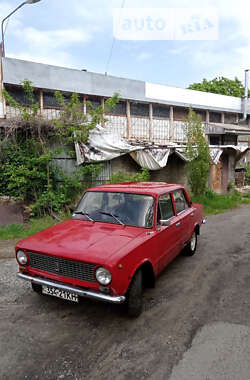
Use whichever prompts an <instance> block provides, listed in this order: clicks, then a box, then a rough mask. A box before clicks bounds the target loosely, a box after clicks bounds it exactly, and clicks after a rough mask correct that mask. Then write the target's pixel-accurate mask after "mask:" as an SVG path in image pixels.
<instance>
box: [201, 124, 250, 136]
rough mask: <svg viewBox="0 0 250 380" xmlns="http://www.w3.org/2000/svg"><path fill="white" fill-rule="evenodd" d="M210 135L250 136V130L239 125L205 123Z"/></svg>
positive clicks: (207, 132)
mask: <svg viewBox="0 0 250 380" xmlns="http://www.w3.org/2000/svg"><path fill="white" fill-rule="evenodd" d="M205 131H206V134H208V135H225V134H232V135H250V128H248V127H247V126H246V127H245V126H242V125H238V124H222V123H205Z"/></svg>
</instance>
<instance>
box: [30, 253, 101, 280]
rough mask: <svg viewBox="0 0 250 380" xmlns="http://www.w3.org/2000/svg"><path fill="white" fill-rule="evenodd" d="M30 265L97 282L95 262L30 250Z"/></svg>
mask: <svg viewBox="0 0 250 380" xmlns="http://www.w3.org/2000/svg"><path fill="white" fill-rule="evenodd" d="M28 254H29V259H30V260H29V266H30V267H31V268H35V269H39V270H43V271H45V272H49V273H54V274H58V275H61V276H65V277H70V278H75V279H77V280H81V281H87V282H96V280H95V275H94V268H95V264H89V263H83V262H81V261H74V260H68V259H62V258H60V257H54V256H48V255H44V254H41V253H36V252H28Z"/></svg>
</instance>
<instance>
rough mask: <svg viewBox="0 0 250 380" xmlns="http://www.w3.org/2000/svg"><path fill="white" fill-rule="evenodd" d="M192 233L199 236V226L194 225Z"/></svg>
mask: <svg viewBox="0 0 250 380" xmlns="http://www.w3.org/2000/svg"><path fill="white" fill-rule="evenodd" d="M194 232H195V233H196V234H197V235H200V226H199V224H196V225H195V227H194Z"/></svg>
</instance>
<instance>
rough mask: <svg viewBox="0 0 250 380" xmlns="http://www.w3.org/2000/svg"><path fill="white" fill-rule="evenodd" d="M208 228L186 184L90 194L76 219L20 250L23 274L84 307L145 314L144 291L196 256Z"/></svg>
mask: <svg viewBox="0 0 250 380" xmlns="http://www.w3.org/2000/svg"><path fill="white" fill-rule="evenodd" d="M202 222H204V220H203V217H202V206H201V205H199V204H193V203H192V202H191V200H190V197H189V195H188V193H187V191H186V190H185V188H184V187H183V186H181V185H176V184H169V183H163V182H138V183H121V184H114V185H104V186H98V187H94V188H90V189H88V190H87V191H86V192H85V193H84V195H83V197H82V199H81V201H80V203H79V204H78V206H77V208H76V210H75V212H74V213H73V215H72V218H71V219H70V220H67V221H66V222H62V223H59V224H57V225H56V226H54V227H51V228H48V229H46V230H44V231H41V232H39V233H37V234H34V235H32V236H30V237H28V238H27V239H24V240H22V241H20V242H19V243H18V244H17V245H16V258H17V261H18V264H19V273H18V276H19V277H20V278H22V279H24V280H28V281H30V282H31V285H32V288H33V290H34V291H36V292H38V293H43V294H48V295H51V296H56V297H59V298H63V299H67V300H70V301H74V302H78V299H79V297H81V296H82V297H89V298H94V299H98V300H103V301H107V302H113V303H118V304H119V303H123V302H125V303H126V305H127V308H128V312H129V314H130V315H132V316H138V315H139V314H140V313H141V311H142V291H143V289H144V288H145V287H153V286H154V284H155V279H156V277H157V275H158V274H159V273H160V272H161V271H162V270H163V269H164V268H165V267H166V266H167V265H168V264H169V263H170V262H171V261H172V260H173V259H174V258H175V257H176V256H177V255H178V254H179V253H180V252H181V251H182V250H183V249H184V248H185V252H186V253H187V254H188V255H190V256H191V255H193V254H194V253H195V250H196V246H197V236H198V235H199V233H200V226H201V224H202Z"/></svg>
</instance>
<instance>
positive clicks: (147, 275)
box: [131, 260, 156, 288]
mask: <svg viewBox="0 0 250 380" xmlns="http://www.w3.org/2000/svg"><path fill="white" fill-rule="evenodd" d="M138 270H141V271H142V281H143V286H144V287H145V288H154V286H155V277H156V276H155V272H154V268H153V265H152V263H151V262H150V261H149V260H145V261H143V262H142V263H140V264H139V265H138V266H137V267H136V268H135V270H134V272H133V275H132V276H131V280H132V278H133V277H134V276H135V274H136V272H138Z"/></svg>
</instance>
